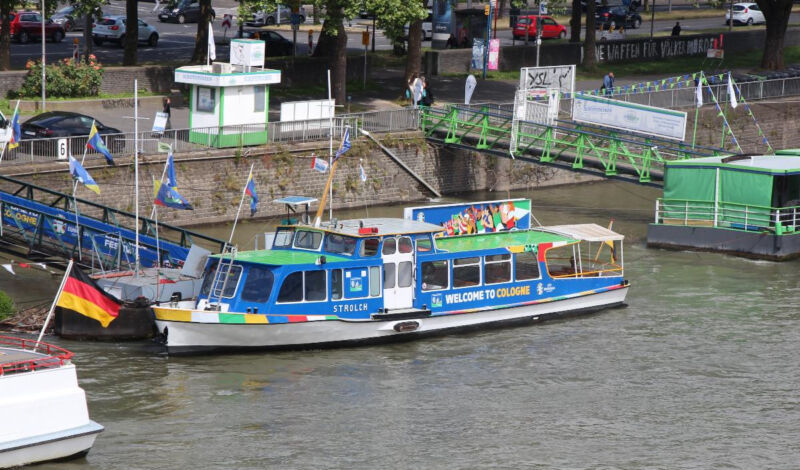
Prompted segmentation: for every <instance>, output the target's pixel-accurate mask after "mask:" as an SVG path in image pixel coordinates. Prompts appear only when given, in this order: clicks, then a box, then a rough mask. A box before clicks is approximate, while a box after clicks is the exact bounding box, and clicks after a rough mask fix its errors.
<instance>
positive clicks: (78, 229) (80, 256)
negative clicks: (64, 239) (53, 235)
mask: <svg viewBox="0 0 800 470" xmlns="http://www.w3.org/2000/svg"><path fill="white" fill-rule="evenodd" d="M73 158H74V157H73ZM77 184H78V181H77V180H75V187H73V188H72V205H73V207H74V208H75V232H76V235H75V236H76V238H77V239H78V259H79V260H81V261H83V253H82V252H81V223H80V221H78V200H77V199H76V198H75V192H76V191H77V189H78V187H77ZM93 264H94V263H93Z"/></svg>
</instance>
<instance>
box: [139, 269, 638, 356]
mask: <svg viewBox="0 0 800 470" xmlns="http://www.w3.org/2000/svg"><path fill="white" fill-rule="evenodd" d="M627 291H628V284H627V283H625V284H622V285H620V286H618V287H615V288H612V289H609V290H605V291H602V292H598V293H593V294H588V295H582V296H576V297H571V298H565V299H562V300H555V301H550V302H541V303H532V304H527V305H517V306H510V307H506V308H496V309H488V310H481V311H471V312H467V313H457V314H444V315H433V316H426V315H420V318H416V319H414V318H407V317H406V318H402V319H386V320H380V321H378V320H344V319H338V320H322V321H306V322H298V323H274V324H245V323H238V324H230V323H204V322H195V321H174V320H165V319H163V318H165V317H167V316H168V314H169V309H161V308H159V307H154V309H155V311H156V327H157V329H158V331H159V333H160V334H161V335H162V337H163V339H164V340H165V346H166V348H167V352H168V353H169V354H198V353H208V352H221V351H236V350H255V349H259V350H269V349H314V348H329V347H342V346H353V345H362V344H375V343H381V342H389V341H405V340H412V339H417V338H421V337H424V336H431V335H440V334H447V333H454V332H459V331H469V330H480V329H484V328H492V327H501V326H513V325H519V324H528V323H532V322H540V321H545V320H551V319H556V318H561V317H566V316H572V315H580V314H587V313H591V312H594V311H598V310H601V309H605V308H610V307H614V306H618V305H622V304H623V303H624V301H625V296H626V295H627Z"/></svg>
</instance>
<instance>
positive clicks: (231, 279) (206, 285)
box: [200, 263, 242, 300]
mask: <svg viewBox="0 0 800 470" xmlns="http://www.w3.org/2000/svg"><path fill="white" fill-rule="evenodd" d="M230 267H231V265H230V264H227V263H223V264H222V266H221V267H220V268H219V273H217V265H216V264H215V265H214V266H212V267H211V268H210V269H209V270H208V272H207V273H206V277H205V279H203V287H202V290H201V291H200V292H201V293H202V294H203V295H208V297H209V300H212V299H219V298H220V293H221V292H222V286H223V285H224V286H225V292H224V293H222V297H227V298H230V297H233V294H234V293H236V287H237V286H238V285H239V278H240V277H241V275H242V267H241V266H239V265H234V266H233V269H231V270H230V275H228V269H230ZM226 276H227V278H228V279H227V281H226V280H225V277H226ZM215 278H216V280H217V283H216V285H215V286H214V292H213V293H212V294H210V295H209V292H210V291H211V284H212V283H213V282H214V279H215Z"/></svg>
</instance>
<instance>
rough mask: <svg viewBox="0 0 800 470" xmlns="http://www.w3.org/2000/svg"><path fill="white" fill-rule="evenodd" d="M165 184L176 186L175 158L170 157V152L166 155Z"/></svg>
mask: <svg viewBox="0 0 800 470" xmlns="http://www.w3.org/2000/svg"><path fill="white" fill-rule="evenodd" d="M167 185H168V186H172V187H173V188H177V187H178V180H177V179H176V178H175V160H174V159H173V158H172V152H170V153H169V155H168V156H167Z"/></svg>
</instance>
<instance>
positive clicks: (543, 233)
mask: <svg viewBox="0 0 800 470" xmlns="http://www.w3.org/2000/svg"><path fill="white" fill-rule="evenodd" d="M622 239H623V236H622V235H620V234H618V233H616V232H614V231H611V230H609V229H607V228H604V227H601V226H599V225H597V224H580V225H555V226H549V227H538V228H535V229H530V230H514V231H511V232H496V233H484V234H477V235H465V236H460V237H446V238H437V239H436V247H437V248H438V249H440V250H447V251H449V252H465V251H476V250H488V249H493V248H506V247H512V246H524V245H538V244H540V243H552V242H560V241H563V242H571V241H579V240H586V241H592V242H594V241H606V240H622Z"/></svg>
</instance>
